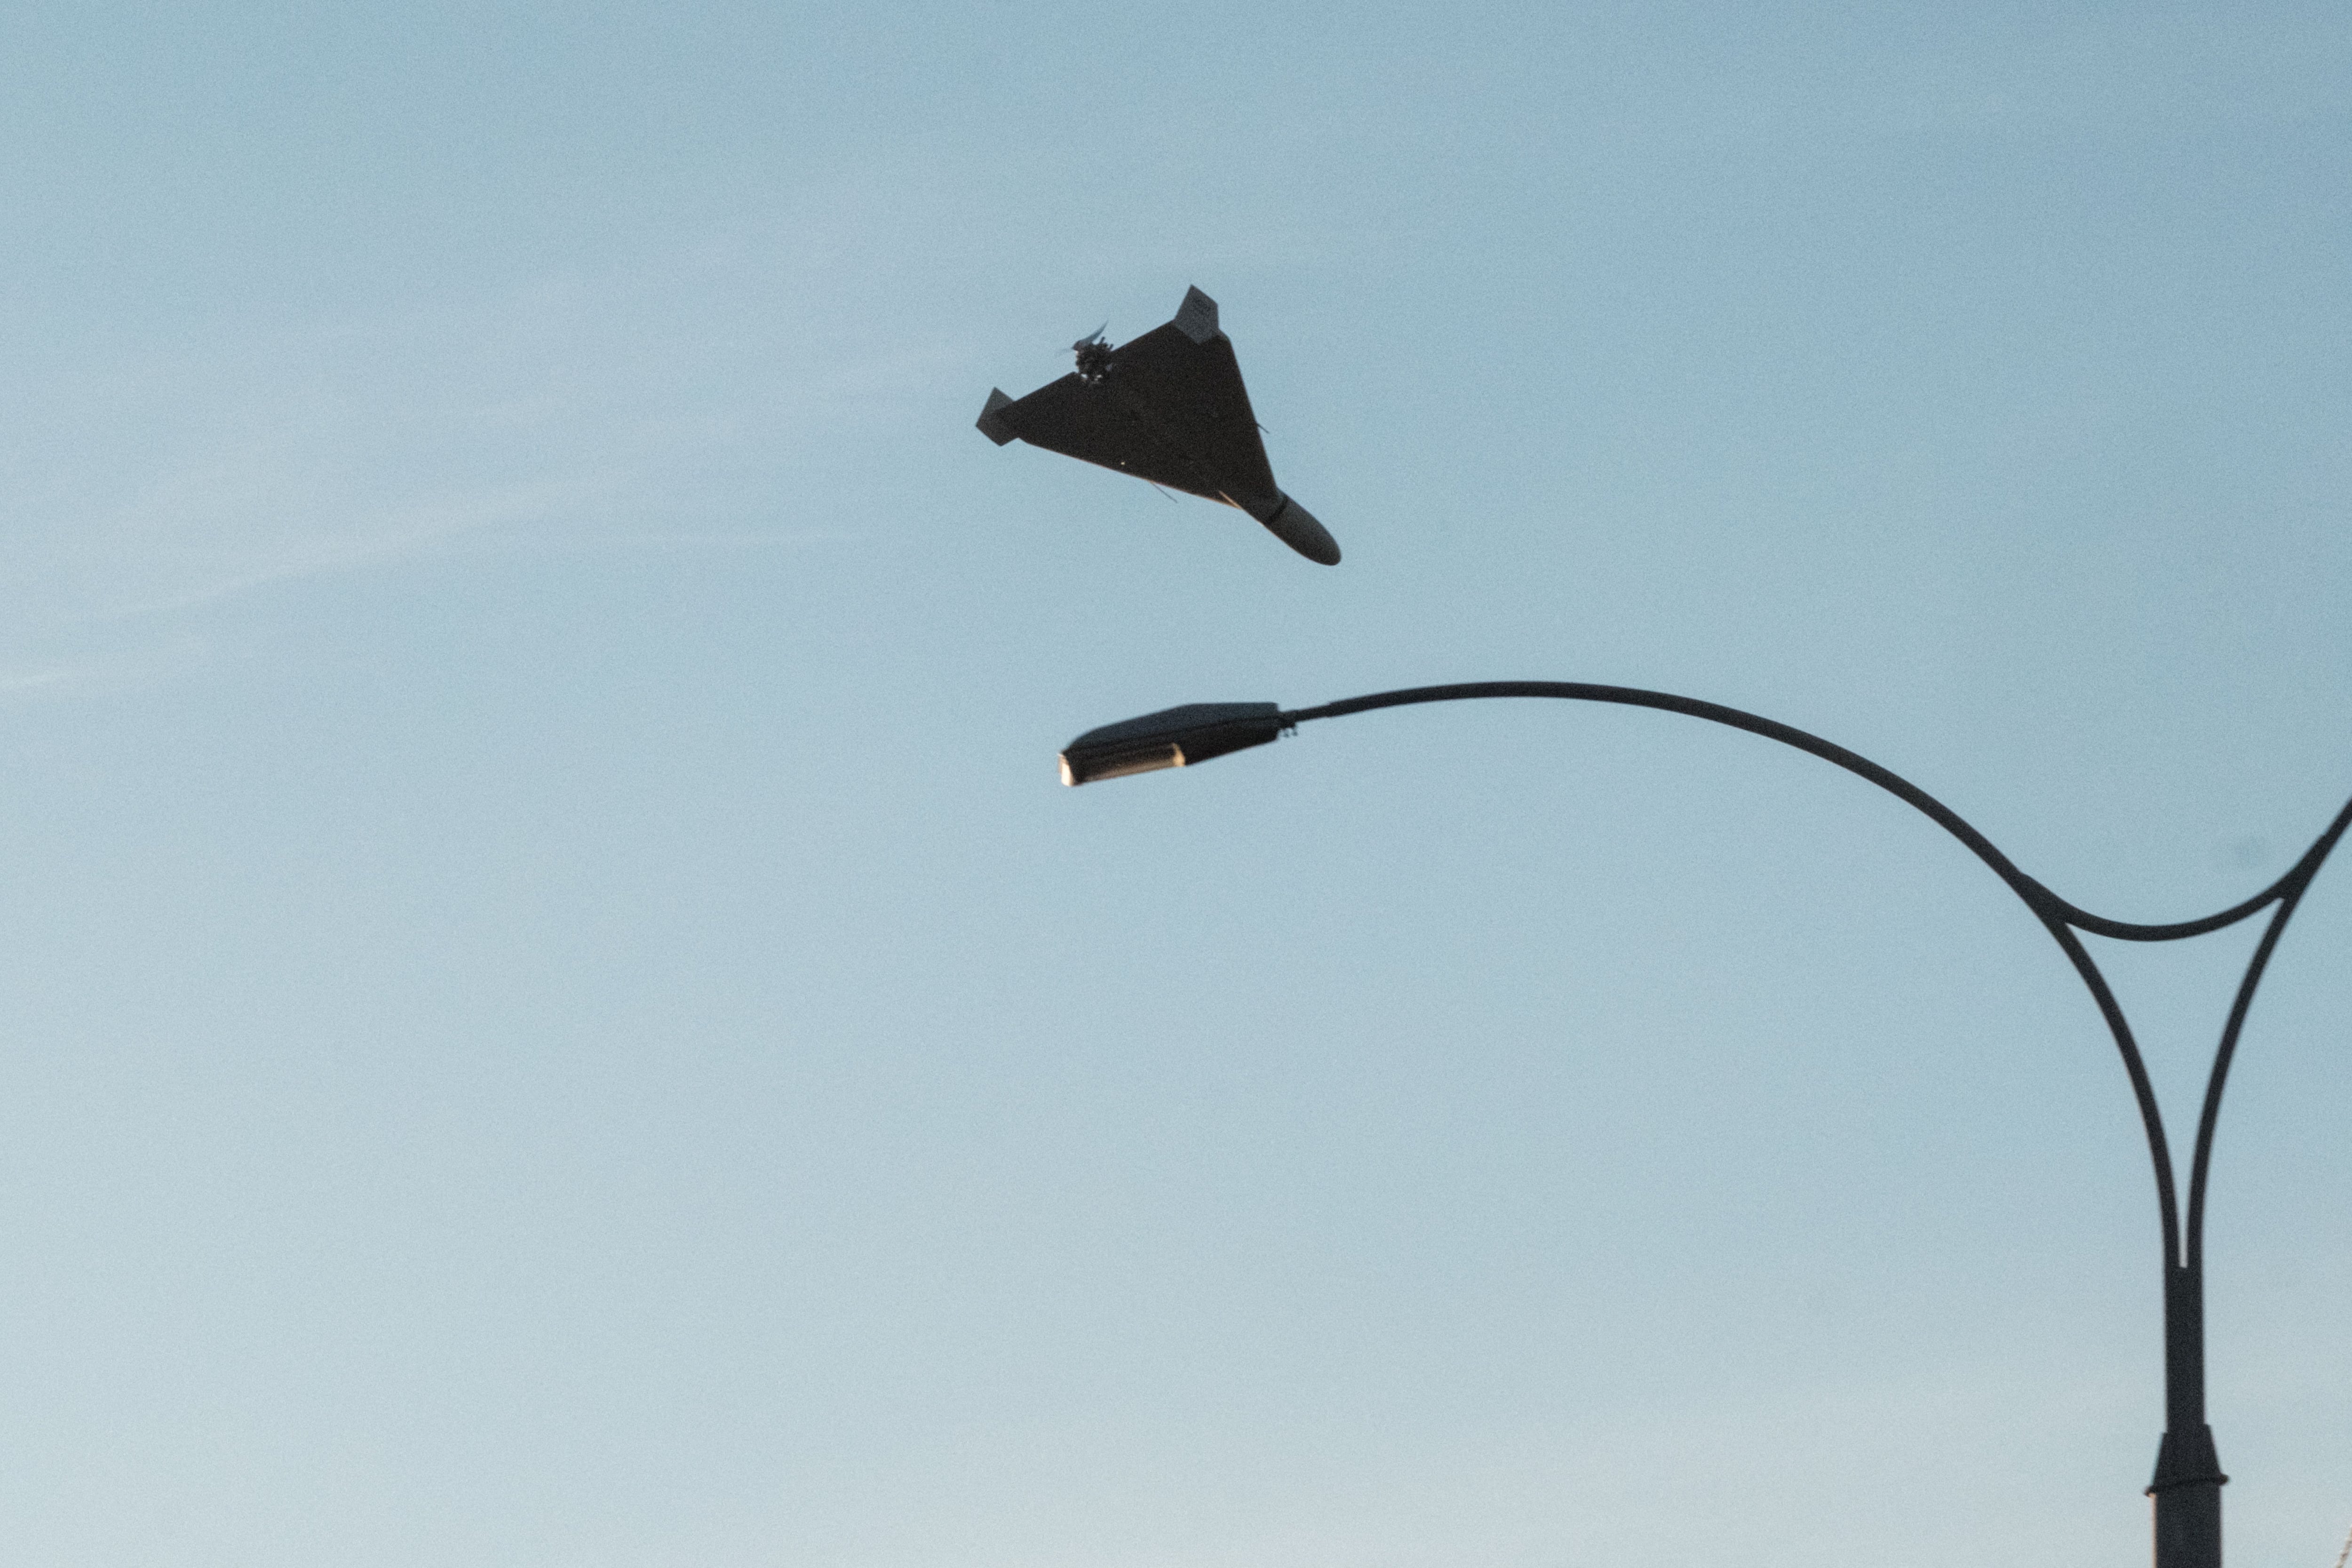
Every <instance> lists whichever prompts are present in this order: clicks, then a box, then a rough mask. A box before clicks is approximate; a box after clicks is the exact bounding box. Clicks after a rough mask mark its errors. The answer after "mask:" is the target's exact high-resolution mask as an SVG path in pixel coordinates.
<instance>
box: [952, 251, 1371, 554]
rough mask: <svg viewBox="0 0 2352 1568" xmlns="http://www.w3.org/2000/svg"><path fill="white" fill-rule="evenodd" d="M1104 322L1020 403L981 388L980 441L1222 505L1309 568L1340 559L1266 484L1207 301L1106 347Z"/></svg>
mask: <svg viewBox="0 0 2352 1568" xmlns="http://www.w3.org/2000/svg"><path fill="white" fill-rule="evenodd" d="M1109 329H1110V323H1109V322H1108V321H1106V322H1104V323H1103V324H1102V325H1101V326H1099V327H1097V328H1096V329H1095V330H1094V331H1092V332H1089V333H1088V334H1087V335H1086V336H1085V337H1083V338H1080V339H1079V340H1078V341H1077V342H1075V343H1072V344H1071V345H1070V348H1071V351H1072V352H1073V353H1076V356H1077V361H1078V363H1077V368H1076V370H1074V371H1072V372H1071V373H1070V374H1067V375H1066V376H1063V377H1062V378H1061V379H1060V380H1058V381H1052V382H1048V383H1046V384H1045V385H1044V386H1041V387H1039V388H1038V389H1037V390H1036V391H1034V392H1033V393H1031V394H1030V395H1028V396H1026V397H1022V398H1012V397H1007V396H1005V395H1004V394H1003V391H1002V390H1000V389H996V388H991V389H990V391H989V394H988V405H987V406H986V407H985V408H982V410H981V413H980V433H981V434H982V435H983V436H985V437H988V438H989V439H990V440H992V441H993V442H995V443H996V444H997V445H998V446H1000V447H1002V446H1003V445H1005V444H1006V443H1007V442H1009V441H1013V440H1015V439H1019V440H1023V441H1026V442H1028V443H1029V444H1030V445H1031V446H1033V447H1044V448H1045V450H1047V451H1049V452H1059V453H1061V454H1062V455H1063V456H1064V457H1068V458H1078V459H1079V460H1080V461H1082V462H1088V463H1095V464H1098V465H1100V466H1101V467H1103V468H1115V469H1117V470H1118V472H1120V473H1122V474H1133V475H1134V476H1135V477H1136V478H1138V479H1149V480H1150V481H1151V482H1152V483H1153V484H1155V485H1160V486H1164V487H1165V488H1167V489H1171V490H1181V491H1183V492H1184V493H1185V494H1187V495H1195V496H1200V497H1202V498H1204V499H1206V500H1213V501H1223V503H1224V504H1225V505H1227V506H1230V507H1234V508H1238V509H1239V510H1243V511H1245V512H1247V513H1249V515H1250V516H1252V517H1254V518H1255V519H1257V521H1259V522H1261V523H1264V524H1265V528H1266V531H1268V532H1270V533H1272V534H1273V535H1274V536H1275V537H1276V539H1279V540H1281V541H1282V542H1284V543H1285V544H1287V545H1289V546H1290V548H1292V549H1293V550H1296V551H1297V552H1298V553H1299V554H1301V555H1304V556H1305V557H1307V559H1308V560H1309V561H1313V562H1317V563H1320V564H1322V565H1325V566H1337V565H1338V564H1339V541H1337V540H1335V539H1333V538H1332V537H1331V533H1330V531H1329V530H1328V529H1326V528H1325V527H1324V526H1323V525H1322V524H1321V523H1320V522H1318V521H1316V520H1315V516H1314V514H1313V513H1311V512H1309V511H1308V510H1307V509H1306V508H1305V507H1303V506H1300V505H1299V504H1298V503H1297V501H1295V500H1291V499H1290V497H1289V496H1287V495H1286V494H1285V493H1284V492H1283V490H1282V489H1281V487H1280V486H1278V485H1276V483H1275V482H1274V469H1273V468H1272V466H1271V465H1269V464H1268V463H1267V461H1266V458H1265V441H1264V440H1262V439H1260V436H1261V429H1260V426H1259V425H1258V422H1257V416H1255V414H1253V413H1252V412H1251V411H1250V401H1249V393H1248V391H1247V390H1246V389H1244V387H1243V385H1242V370H1241V365H1240V363H1238V362H1237V361H1236V360H1235V359H1234V345H1233V340H1232V339H1230V338H1228V337H1226V336H1225V334H1224V333H1223V331H1220V330H1219V329H1218V326H1217V302H1216V301H1215V300H1212V299H1210V298H1209V297H1208V296H1207V295H1206V294H1203V293H1202V292H1201V291H1200V290H1199V289H1187V290H1186V291H1185V294H1184V302H1183V304H1182V305H1181V306H1180V307H1179V308H1178V309H1177V311H1176V317H1175V320H1173V321H1167V322H1164V323H1162V324H1161V325H1160V326H1157V327H1154V328H1152V329H1151V331H1148V332H1146V333H1144V334H1143V335H1142V336H1141V337H1139V338H1136V339H1134V340H1132V341H1130V342H1125V343H1121V344H1120V345H1119V346H1118V347H1117V348H1113V347H1112V346H1111V345H1110V343H1109V342H1108V341H1107V340H1106V339H1105V338H1104V336H1103V334H1104V333H1105V332H1106V331H1109Z"/></svg>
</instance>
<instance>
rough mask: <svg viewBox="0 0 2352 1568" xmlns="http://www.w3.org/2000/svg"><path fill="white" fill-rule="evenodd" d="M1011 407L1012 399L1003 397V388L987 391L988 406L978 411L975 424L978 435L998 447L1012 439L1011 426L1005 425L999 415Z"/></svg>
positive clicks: (993, 388)
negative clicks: (978, 414)
mask: <svg viewBox="0 0 2352 1568" xmlns="http://www.w3.org/2000/svg"><path fill="white" fill-rule="evenodd" d="M1012 406H1013V399H1011V398H1009V397H1007V396H1005V395H1004V390H1003V388H1002V387H996V386H992V387H990V388H989V389H988V406H987V407H985V408H983V409H982V410H981V411H980V418H979V420H978V421H977V423H978V425H979V426H980V433H981V434H982V435H983V436H985V437H988V438H989V439H990V440H992V441H993V442H995V443H996V444H997V445H998V446H1000V447H1002V446H1003V445H1004V444H1005V443H1006V442H1007V441H1010V440H1012V439H1013V426H1010V425H1007V424H1006V423H1005V422H1004V420H1003V417H1002V415H1001V411H1002V410H1003V409H1007V408H1010V407H1012Z"/></svg>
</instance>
